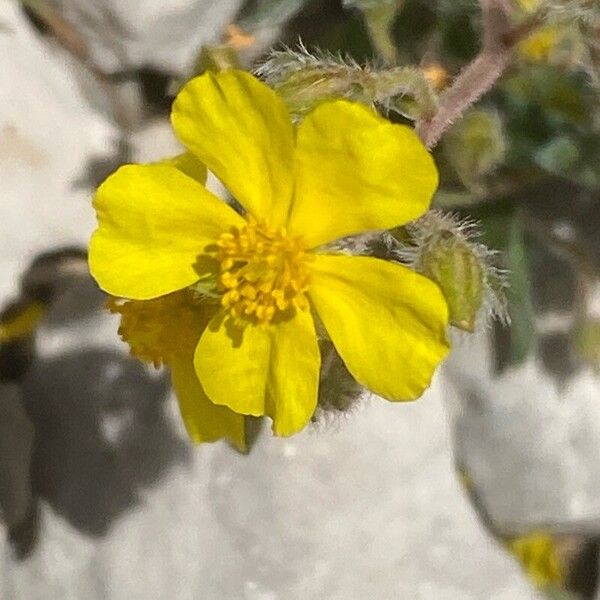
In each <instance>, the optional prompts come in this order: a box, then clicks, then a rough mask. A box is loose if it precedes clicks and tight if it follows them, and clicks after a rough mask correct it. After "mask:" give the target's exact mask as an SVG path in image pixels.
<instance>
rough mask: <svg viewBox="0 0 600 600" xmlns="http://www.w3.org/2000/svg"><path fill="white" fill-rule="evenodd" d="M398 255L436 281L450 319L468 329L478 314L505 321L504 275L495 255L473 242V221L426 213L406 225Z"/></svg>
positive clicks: (458, 325) (455, 324)
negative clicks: (494, 260)
mask: <svg viewBox="0 0 600 600" xmlns="http://www.w3.org/2000/svg"><path fill="white" fill-rule="evenodd" d="M407 232H408V235H409V240H410V241H409V243H408V244H406V242H405V244H406V245H405V246H404V247H403V249H402V250H401V251H400V253H399V254H400V258H401V259H402V260H403V261H404V262H407V263H408V264H409V266H411V267H412V268H414V269H415V270H417V271H419V272H420V273H422V274H423V275H425V276H426V277H429V278H430V279H431V280H433V281H435V282H436V283H437V284H438V285H439V287H440V289H441V290H442V293H443V294H444V297H445V298H446V302H447V303H448V309H449V313H450V323H451V325H453V326H454V327H458V328H459V329H462V330H464V331H468V332H469V333H472V332H473V331H474V330H475V328H476V325H477V322H478V320H479V317H480V315H483V316H484V320H485V319H487V318H488V317H496V318H499V319H500V320H506V319H507V316H506V298H505V296H504V290H505V289H506V286H507V283H506V278H505V273H504V272H502V271H499V270H498V269H497V268H496V267H495V266H494V265H493V262H492V258H493V256H494V253H493V252H492V251H490V250H489V249H488V248H487V247H486V246H484V245H483V244H482V243H480V242H479V241H477V238H478V235H479V233H478V231H477V229H476V224H475V223H473V222H469V221H463V222H461V221H459V220H458V219H457V218H456V217H455V216H453V215H448V214H443V213H441V212H438V211H430V212H429V213H427V214H426V215H425V216H423V217H421V218H420V219H418V220H417V221H415V222H413V223H411V224H410V225H408V226H407Z"/></svg>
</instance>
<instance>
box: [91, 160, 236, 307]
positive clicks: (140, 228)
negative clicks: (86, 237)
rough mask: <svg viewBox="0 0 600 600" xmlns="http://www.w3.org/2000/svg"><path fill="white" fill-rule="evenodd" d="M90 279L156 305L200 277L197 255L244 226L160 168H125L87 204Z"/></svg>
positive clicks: (196, 187) (193, 185) (188, 182)
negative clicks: (91, 225)
mask: <svg viewBox="0 0 600 600" xmlns="http://www.w3.org/2000/svg"><path fill="white" fill-rule="evenodd" d="M94 207H95V208H96V212H97V214H98V222H99V227H98V229H97V230H96V231H95V232H94V235H93V236H92V240H91V242H90V251H89V260H90V270H91V273H92V275H93V276H94V277H95V279H96V280H97V281H98V283H99V285H100V287H101V288H102V289H104V290H105V291H107V292H108V293H109V294H112V295H113V296H121V297H124V298H131V299H134V300H147V299H149V298H156V297H157V296H162V295H164V294H168V293H170V292H173V291H176V290H179V289H181V288H184V287H186V286H188V285H191V284H192V283H194V282H195V281H197V280H198V279H199V277H200V273H201V271H200V264H199V263H198V255H199V254H201V253H202V252H203V250H204V248H205V246H206V245H207V244H209V243H211V242H213V241H214V240H215V239H216V238H217V237H218V236H219V235H220V234H221V233H222V232H223V231H226V230H227V229H228V228H229V227H231V226H238V227H239V226H240V225H243V223H244V220H243V219H242V218H241V217H240V216H239V215H238V214H237V213H235V212H234V211H233V210H232V209H231V208H229V207H228V206H227V205H226V204H225V203H224V202H222V201H221V200H219V199H218V198H217V197H216V196H213V195H212V194H211V193H210V192H208V191H207V190H206V188H204V187H203V186H202V185H200V184H199V183H197V182H196V181H194V180H193V179H191V178H190V177H188V176H186V175H184V174H183V173H182V172H180V171H179V170H177V169H174V168H173V167H170V166H165V165H157V164H154V165H127V166H124V167H121V168H120V169H119V170H118V171H117V172H116V173H115V174H114V175H111V176H110V177H109V178H108V179H107V180H106V181H105V182H104V183H103V184H102V185H101V186H100V187H99V188H98V191H97V193H96V197H95V199H94Z"/></svg>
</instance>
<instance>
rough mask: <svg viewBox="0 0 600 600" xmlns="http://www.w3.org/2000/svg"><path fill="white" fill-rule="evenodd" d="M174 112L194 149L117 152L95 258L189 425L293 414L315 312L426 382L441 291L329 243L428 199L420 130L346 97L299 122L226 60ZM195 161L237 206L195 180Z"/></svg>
mask: <svg viewBox="0 0 600 600" xmlns="http://www.w3.org/2000/svg"><path fill="white" fill-rule="evenodd" d="M172 123H173V127H174V129H175V132H176V134H177V136H178V137H179V139H180V141H181V142H182V143H183V144H184V146H185V147H186V148H187V151H188V153H187V154H184V155H182V156H180V157H176V158H174V159H170V160H169V161H164V162H162V163H156V164H151V165H128V166H124V167H121V168H120V169H119V170H118V171H117V172H116V173H115V174H113V175H112V176H111V177H109V178H108V179H107V180H106V181H105V182H104V183H103V184H102V185H101V186H100V188H99V189H98V192H97V194H96V197H95V201H94V205H95V208H96V211H97V215H98V221H99V227H98V229H97V230H96V232H95V233H94V235H93V237H92V240H91V246H90V267H91V271H92V274H93V275H94V277H95V278H96V279H97V281H98V283H99V284H100V286H101V287H102V288H103V289H104V290H105V291H107V292H108V293H109V294H111V295H112V296H114V297H116V298H120V299H122V300H114V301H113V302H112V305H111V306H112V310H113V311H115V312H119V313H120V314H121V315H122V320H121V330H120V332H121V335H122V336H123V337H124V339H126V340H127V341H128V342H129V343H130V346H131V348H132V351H133V352H134V353H135V354H137V355H138V356H139V357H141V358H143V359H145V360H148V361H150V362H154V363H155V364H161V363H162V362H165V363H166V364H168V365H169V366H170V367H171V371H172V377H173V384H174V387H175V390H176V393H177V395H178V398H179V401H180V406H181V411H182V415H183V418H184V421H185V423H186V426H187V429H188V432H189V433H190V435H191V437H192V438H193V439H194V440H196V441H213V440H215V439H219V438H221V437H227V438H229V439H230V440H232V441H233V442H235V443H236V444H237V445H238V446H240V447H243V445H244V433H243V429H244V427H243V416H242V415H255V416H258V415H268V416H269V417H271V418H272V419H273V431H274V432H275V434H277V435H283V436H287V435H291V434H293V433H295V432H297V431H299V430H301V429H302V428H303V427H304V426H305V425H306V423H307V422H308V421H309V419H310V418H311V416H312V415H313V413H314V411H315V408H316V404H317V395H318V388H319V375H320V362H321V358H320V354H319V346H318V343H317V333H316V328H315V319H318V321H317V322H319V323H322V325H323V326H324V328H325V329H326V331H327V334H328V335H329V337H330V338H331V340H332V342H333V344H334V345H335V347H336V348H337V350H338V352H339V354H340V356H341V357H342V359H343V360H344V362H345V364H346V366H347V368H348V370H349V371H350V372H351V373H352V375H353V376H354V377H355V378H356V380H357V381H358V382H359V383H361V384H362V385H364V386H365V387H366V388H368V389H369V390H372V391H373V392H375V393H377V394H379V395H381V396H383V397H385V398H388V399H389V400H411V399H415V398H417V397H419V396H420V395H421V394H422V393H423V391H424V390H425V389H426V387H427V386H428V385H429V383H430V380H431V377H432V374H433V371H434V369H435V368H436V366H437V365H438V364H439V362H440V361H441V360H442V359H443V357H444V356H445V355H446V353H447V350H448V345H447V340H446V326H447V319H448V315H447V306H446V302H445V300H444V298H443V296H442V294H441V292H440V291H439V289H438V288H437V286H436V285H435V284H434V283H432V282H431V281H430V280H429V279H427V278H425V277H424V276H421V275H419V274H417V273H415V272H413V271H411V270H409V269H408V268H406V267H404V266H401V265H399V264H396V263H390V262H387V261H384V260H380V259H376V258H371V257H365V256H348V255H343V254H339V253H338V254H336V253H335V251H334V250H332V249H330V248H329V247H328V246H327V244H328V243H330V242H332V241H334V240H337V239H339V238H342V237H345V236H349V235H353V234H358V233H361V232H364V231H370V230H383V229H389V228H392V227H395V226H398V225H402V224H404V223H406V222H408V221H410V220H412V219H415V218H416V217H418V216H420V215H421V214H423V213H424V212H425V211H426V210H427V208H428V207H429V204H430V201H431V197H432V195H433V193H434V191H435V189H436V186H437V171H436V169H435V165H434V163H433V160H432V158H431V157H430V155H429V154H428V152H427V151H426V150H425V148H424V147H423V145H422V144H421V142H420V141H419V139H418V138H417V136H416V135H415V133H414V132H413V131H412V130H411V129H409V128H407V127H404V126H400V125H393V124H391V123H389V122H388V121H387V120H385V119H383V118H381V117H380V116H378V115H377V114H376V113H375V112H374V111H372V110H371V109H369V108H367V107H365V106H362V105H358V104H353V103H350V102H347V101H342V100H340V101H334V102H326V103H323V104H321V105H320V106H318V107H317V108H316V109H315V110H314V111H313V112H311V113H310V114H309V115H308V116H307V117H306V118H305V119H304V121H303V122H302V123H301V124H300V125H299V126H297V127H295V126H294V125H293V124H292V121H291V119H290V116H289V114H288V111H287V109H286V107H285V105H284V103H283V102H282V100H281V99H280V98H279V97H278V96H277V95H276V93H275V92H274V91H272V90H271V89H270V88H269V87H267V86H266V85H264V84H262V83H261V82H260V81H258V80H257V79H256V78H254V77H253V76H251V75H249V74H247V73H244V72H241V71H233V70H232V71H227V72H222V73H219V74H216V75H215V74H212V73H207V74H205V75H202V76H200V77H197V78H196V79H193V80H192V81H191V82H189V83H188V84H187V85H186V86H185V87H184V88H183V90H182V91H181V92H180V94H179V95H178V97H177V99H176V101H175V103H174V106H173V112H172ZM202 164H204V165H206V167H207V168H208V169H210V170H211V171H212V172H213V173H214V174H215V175H216V176H217V177H218V178H219V179H220V180H221V181H222V182H223V183H224V184H225V185H226V187H227V188H228V190H229V191H230V192H231V194H232V195H233V196H234V197H235V198H236V200H237V201H238V202H239V203H240V204H241V205H242V206H243V207H244V211H243V214H239V213H238V212H236V211H235V210H233V209H232V208H231V207H230V206H229V205H227V204H226V203H225V202H224V201H222V200H220V199H219V198H217V197H216V196H214V195H213V194H212V193H211V192H209V191H208V190H207V189H206V188H205V187H204V185H203V184H204V178H205V171H204V169H203V168H202V166H201V165H202ZM207 292H208V295H207Z"/></svg>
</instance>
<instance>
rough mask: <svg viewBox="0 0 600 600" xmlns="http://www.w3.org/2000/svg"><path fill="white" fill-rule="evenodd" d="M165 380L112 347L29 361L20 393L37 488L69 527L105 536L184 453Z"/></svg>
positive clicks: (182, 460) (185, 452)
mask: <svg viewBox="0 0 600 600" xmlns="http://www.w3.org/2000/svg"><path fill="white" fill-rule="evenodd" d="M167 395H168V381H167V378H166V377H165V376H164V375H161V376H159V377H152V376H151V375H150V374H149V373H148V372H147V371H146V369H145V368H144V367H143V366H142V365H140V364H139V363H137V362H136V361H135V360H133V359H131V358H129V357H127V356H124V355H122V354H119V353H117V352H114V351H109V350H92V349H88V350H83V351H81V352H73V353H70V354H66V355H62V356H60V357H58V358H52V359H49V360H44V361H40V362H39V363H37V364H34V366H33V367H32V369H31V371H30V373H29V375H28V377H27V379H26V381H25V382H24V383H23V396H24V398H25V405H26V408H27V411H28V412H29V415H30V417H31V419H32V421H33V423H34V426H35V430H36V448H35V451H34V456H33V465H32V478H33V488H34V492H35V493H37V494H38V495H39V496H40V497H42V498H44V499H45V500H46V501H47V502H48V503H49V504H50V505H51V506H52V508H53V509H54V510H55V511H56V512H57V513H59V514H61V515H62V516H63V517H64V518H66V519H67V520H68V521H69V522H70V523H71V524H72V525H73V526H75V527H77V528H78V529H80V530H81V531H84V532H86V533H88V534H92V535H102V534H104V533H105V532H106V531H107V529H108V528H109V527H110V525H111V523H112V522H113V521H114V519H116V518H117V517H118V516H119V515H121V514H122V513H123V512H125V511H127V510H128V509H131V508H132V507H134V506H135V505H136V504H137V503H138V502H139V501H140V499H141V496H140V492H141V491H142V490H143V489H144V488H147V487H149V486H152V485H153V484H156V483H157V482H158V481H159V479H160V477H161V476H162V475H163V474H165V473H166V471H167V470H168V469H169V468H170V467H171V466H173V465H175V464H178V463H182V462H186V461H187V460H188V459H189V449H188V447H187V445H186V444H185V443H184V442H183V441H182V440H181V439H180V438H179V437H178V435H177V433H176V431H175V430H174V428H173V426H172V424H171V422H170V421H169V420H168V418H167V414H166V410H165V409H166V403H165V399H166V398H167Z"/></svg>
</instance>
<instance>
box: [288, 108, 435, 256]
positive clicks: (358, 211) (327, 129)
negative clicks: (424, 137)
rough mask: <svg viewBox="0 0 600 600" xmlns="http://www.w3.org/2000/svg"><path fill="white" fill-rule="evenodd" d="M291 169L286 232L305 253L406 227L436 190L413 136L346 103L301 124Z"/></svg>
mask: <svg viewBox="0 0 600 600" xmlns="http://www.w3.org/2000/svg"><path fill="white" fill-rule="evenodd" d="M296 163H297V169H298V174H297V180H296V192H295V198H294V203H293V206H292V211H291V215H290V219H289V224H288V226H289V229H290V231H293V232H294V233H296V234H301V235H302V236H303V237H304V239H305V242H306V243H307V244H308V245H309V246H310V247H315V246H317V245H319V244H323V243H325V242H330V241H332V240H335V239H338V238H341V237H344V236H347V235H352V234H356V233H360V232H362V231H369V230H378V229H390V228H392V227H395V226H397V225H402V224H404V223H407V222H408V221H411V220H413V219H415V218H416V217H418V216H420V215H422V214H423V213H424V212H425V211H426V210H427V208H428V207H429V204H430V202H431V198H432V196H433V193H434V192H435V189H436V187H437V183H438V176H437V170H436V168H435V164H434V162H433V159H432V158H431V156H430V154H429V153H428V152H427V150H426V149H425V147H424V146H423V144H422V143H421V141H420V140H419V138H418V137H417V135H416V134H415V133H414V131H413V130H412V129H409V128H408V127H405V126H404V125H393V124H392V123H390V122H389V121H387V120H386V119H383V118H382V117H380V116H378V115H376V114H375V112H374V111H373V110H371V109H370V108H368V107H366V106H363V105H359V104H352V103H350V102H347V101H344V100H339V101H336V102H326V103H323V104H321V105H320V106H318V107H317V108H316V109H315V110H314V111H313V112H312V113H310V114H309V115H308V116H307V117H306V119H305V120H304V121H303V122H302V124H301V125H300V127H299V129H298V139H297V152H296ZM315 215H317V216H318V218H315Z"/></svg>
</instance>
